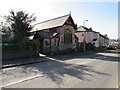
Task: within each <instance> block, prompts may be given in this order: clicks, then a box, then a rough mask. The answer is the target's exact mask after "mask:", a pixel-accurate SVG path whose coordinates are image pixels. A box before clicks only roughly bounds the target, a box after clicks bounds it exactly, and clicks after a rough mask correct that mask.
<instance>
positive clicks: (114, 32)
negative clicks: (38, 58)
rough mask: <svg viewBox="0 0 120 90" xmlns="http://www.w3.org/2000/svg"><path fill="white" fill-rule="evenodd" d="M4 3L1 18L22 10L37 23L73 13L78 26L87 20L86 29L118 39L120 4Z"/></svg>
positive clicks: (14, 0) (38, 0)
mask: <svg viewBox="0 0 120 90" xmlns="http://www.w3.org/2000/svg"><path fill="white" fill-rule="evenodd" d="M23 1H24V3H23ZM6 2H7V3H6ZM13 2H14V3H13ZM28 2H29V4H28ZM2 3H3V4H2V5H3V6H2V5H1V6H0V15H1V17H2V16H4V15H7V14H8V12H9V10H10V9H15V10H19V9H20V10H26V11H27V12H29V13H31V14H32V13H35V16H36V17H37V21H36V23H37V22H41V21H45V20H48V19H52V18H56V17H59V16H63V15H66V14H69V12H70V11H71V15H72V17H73V20H74V22H75V23H77V25H78V26H80V25H83V21H84V20H86V19H87V20H88V21H87V22H86V27H88V28H90V27H92V28H93V30H95V31H97V32H100V33H101V34H103V35H104V34H108V36H109V38H111V39H112V38H114V39H116V38H118V2H113V1H112V2H104V1H103V2H87V1H86V2H83V0H82V2H81V1H69V0H68V1H66V2H65V1H46V0H42V1H41V0H36V1H35V0H30V1H29V0H20V1H18V0H3V1H2ZM5 4H6V7H4V5H5ZM3 7H4V9H3Z"/></svg>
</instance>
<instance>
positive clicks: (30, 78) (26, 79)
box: [0, 75, 44, 88]
mask: <svg viewBox="0 0 120 90" xmlns="http://www.w3.org/2000/svg"><path fill="white" fill-rule="evenodd" d="M43 76H44V75H37V76H34V77H30V78H27V79H23V80H19V81H17V82H13V83H9V84H6V85H1V86H0V88H3V87H6V86H10V85H13V84H17V83H21V82H24V81H28V80H31V79H35V78H38V77H43Z"/></svg>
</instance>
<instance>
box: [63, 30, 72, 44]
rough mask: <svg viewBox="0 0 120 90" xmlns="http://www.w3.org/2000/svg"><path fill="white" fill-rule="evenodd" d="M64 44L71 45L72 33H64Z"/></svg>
mask: <svg viewBox="0 0 120 90" xmlns="http://www.w3.org/2000/svg"><path fill="white" fill-rule="evenodd" d="M64 44H72V32H71V31H70V30H69V29H66V30H65V32H64Z"/></svg>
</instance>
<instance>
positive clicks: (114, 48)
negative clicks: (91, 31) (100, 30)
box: [107, 46, 116, 50]
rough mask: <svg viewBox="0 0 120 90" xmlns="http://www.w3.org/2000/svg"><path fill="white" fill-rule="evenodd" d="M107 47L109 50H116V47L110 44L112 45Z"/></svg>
mask: <svg viewBox="0 0 120 90" xmlns="http://www.w3.org/2000/svg"><path fill="white" fill-rule="evenodd" d="M107 49H108V50H116V47H112V46H110V47H107Z"/></svg>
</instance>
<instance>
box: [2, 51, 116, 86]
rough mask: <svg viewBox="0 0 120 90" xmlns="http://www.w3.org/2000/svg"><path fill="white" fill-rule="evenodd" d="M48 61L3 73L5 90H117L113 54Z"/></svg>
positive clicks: (6, 70)
mask: <svg viewBox="0 0 120 90" xmlns="http://www.w3.org/2000/svg"><path fill="white" fill-rule="evenodd" d="M48 58H49V59H50V60H51V61H48V62H43V63H36V64H31V65H25V66H19V67H14V68H7V69H3V77H2V80H3V85H4V88H117V87H118V54H117V53H115V52H114V51H105V52H99V53H93V54H89V55H79V54H72V55H71V54H70V55H63V56H61V57H54V56H53V57H48ZM48 58H47V59H48ZM32 77H33V78H32ZM20 80H23V81H22V82H18V81H20ZM15 82H17V83H16V84H15ZM10 83H11V84H10ZM12 83H13V84H12Z"/></svg>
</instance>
